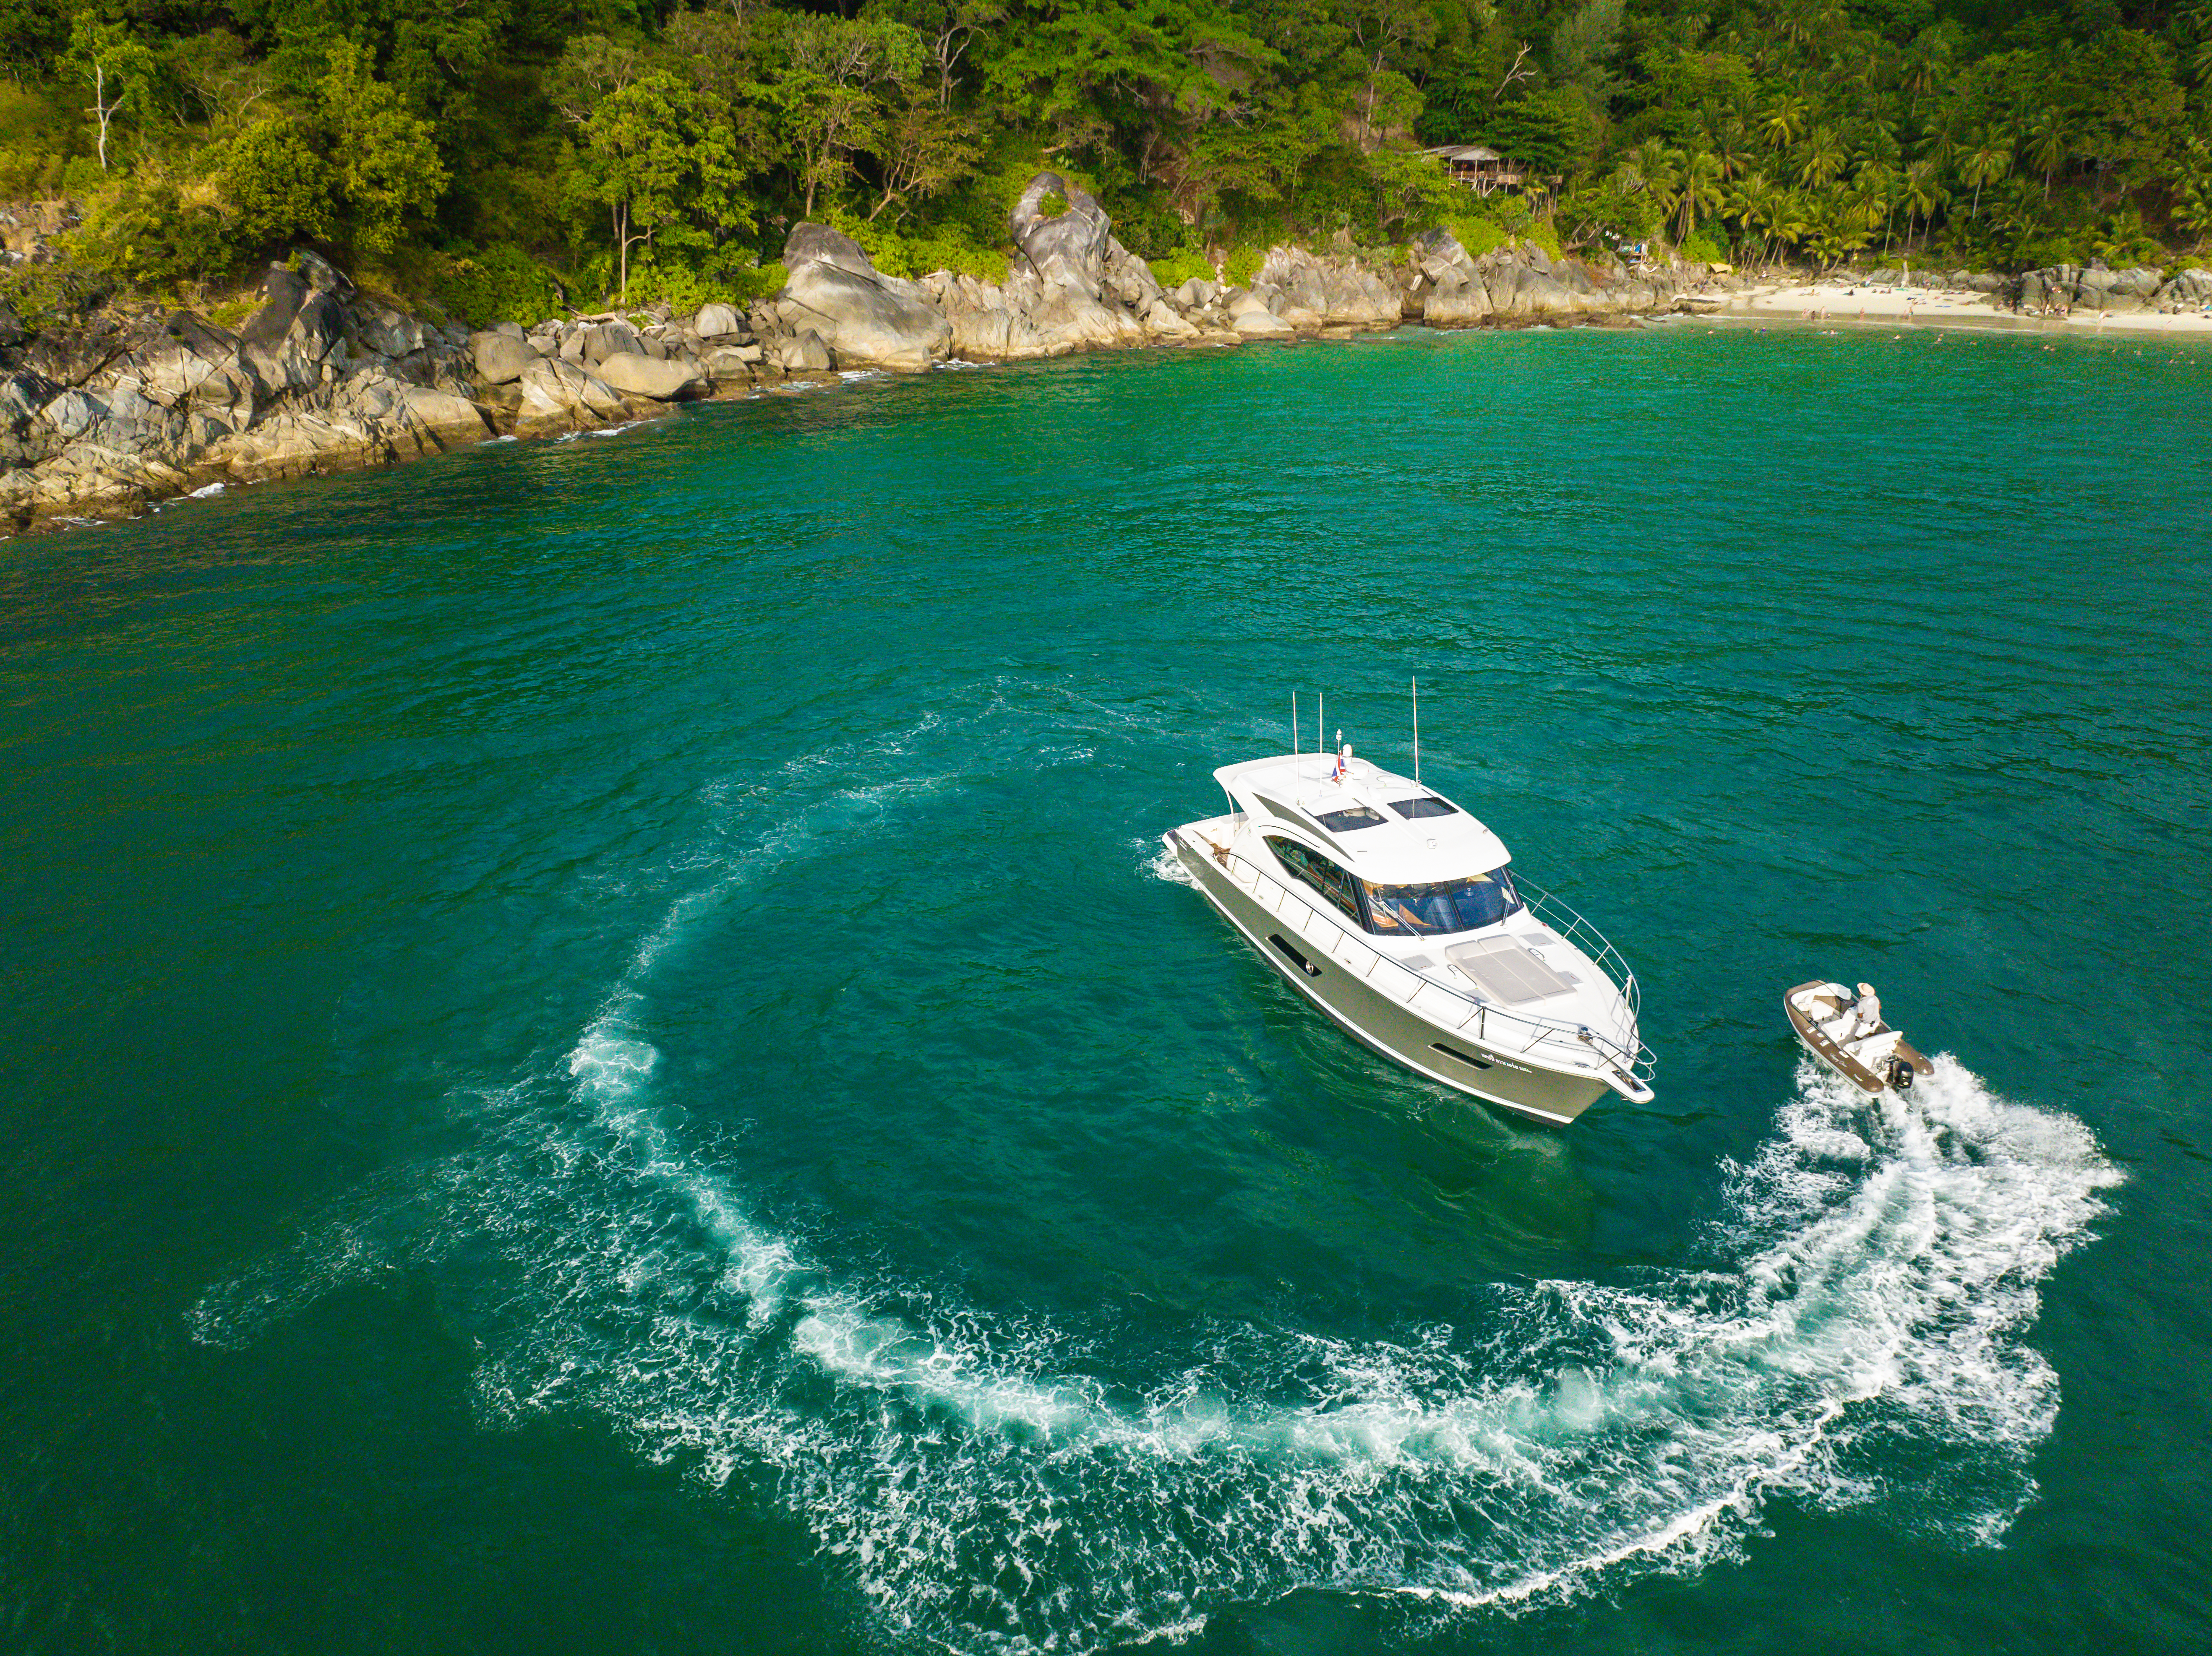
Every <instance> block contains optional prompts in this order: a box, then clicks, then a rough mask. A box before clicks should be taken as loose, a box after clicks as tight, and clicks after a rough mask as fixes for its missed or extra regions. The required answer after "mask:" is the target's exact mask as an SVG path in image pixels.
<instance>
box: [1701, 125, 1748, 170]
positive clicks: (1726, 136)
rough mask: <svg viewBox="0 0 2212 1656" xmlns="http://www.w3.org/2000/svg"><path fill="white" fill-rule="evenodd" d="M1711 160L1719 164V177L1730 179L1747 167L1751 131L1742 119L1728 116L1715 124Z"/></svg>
mask: <svg viewBox="0 0 2212 1656" xmlns="http://www.w3.org/2000/svg"><path fill="white" fill-rule="evenodd" d="M1711 144H1712V153H1713V159H1714V160H1715V161H1718V162H1719V163H1720V169H1721V176H1722V177H1723V178H1724V179H1732V178H1734V177H1735V175H1736V174H1737V173H1741V172H1742V171H1743V169H1744V168H1745V167H1747V166H1749V165H1750V163H1751V157H1752V148H1751V131H1750V129H1749V128H1747V126H1745V124H1744V123H1743V118H1742V117H1741V116H1740V115H1730V116H1729V117H1727V118H1725V119H1723V120H1721V121H1720V122H1718V123H1717V124H1715V125H1714V127H1713V130H1712V138H1711Z"/></svg>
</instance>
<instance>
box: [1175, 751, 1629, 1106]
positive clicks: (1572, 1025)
mask: <svg viewBox="0 0 2212 1656" xmlns="http://www.w3.org/2000/svg"><path fill="white" fill-rule="evenodd" d="M1213 774H1214V778H1215V779H1216V780H1217V781H1218V782H1219V783H1220V784H1221V786H1222V788H1223V790H1224V791H1225V792H1226V793H1227V794H1228V796H1229V802H1230V805H1231V810H1230V812H1229V814H1228V815H1227V816H1212V817H1208V818H1207V819H1206V821H1204V822H1186V823H1184V824H1183V825H1182V827H1181V828H1176V830H1175V831H1174V832H1173V833H1171V834H1168V835H1167V836H1166V840H1167V846H1168V849H1169V850H1170V852H1172V853H1173V854H1174V855H1175V857H1176V859H1177V860H1178V861H1179V862H1180V863H1181V864H1182V866H1183V867H1184V868H1186V869H1188V870H1189V872H1190V875H1191V877H1192V878H1193V879H1194V881H1195V882H1196V883H1197V885H1198V889H1200V891H1201V892H1203V893H1205V894H1206V899H1207V901H1210V902H1211V903H1212V905H1213V906H1214V907H1216V908H1218V909H1219V910H1220V911H1221V913H1223V914H1224V915H1225V916H1227V918H1228V919H1229V922H1230V924H1231V925H1234V926H1235V927H1236V928H1237V930H1238V931H1241V932H1243V934H1244V936H1245V937H1246V939H1247V940H1248V941H1249V942H1250V943H1251V944H1252V946H1253V947H1254V948H1255V949H1258V950H1259V951H1260V953H1261V955H1262V956H1263V957H1264V958H1265V959H1266V960H1267V962H1268V963H1269V964H1270V965H1272V966H1273V967H1274V968H1275V969H1276V970H1277V971H1279V972H1280V973H1281V974H1283V976H1284V978H1285V980H1288V981H1289V983H1290V984H1291V986H1292V987H1294V988H1296V989H1297V991H1298V992H1300V993H1301V994H1303V995H1304V996H1305V997H1306V998H1308V999H1310V1000H1311V1001H1312V1002H1313V1003H1314V1004H1316V1005H1317V1006H1319V1007H1320V1008H1321V1009H1322V1011H1324V1012H1326V1013H1328V1015H1329V1016H1331V1017H1332V1018H1334V1019H1335V1020H1336V1022H1338V1023H1340V1024H1341V1025H1342V1026H1343V1027H1344V1028H1345V1029H1346V1031H1347V1032H1349V1033H1350V1034H1352V1035H1353V1036H1354V1037H1356V1038H1357V1039H1358V1040H1361V1041H1362V1042H1364V1043H1365V1044H1366V1045H1367V1046H1371V1047H1373V1048H1374V1049H1375V1050H1376V1052H1380V1053H1382V1054H1383V1056H1384V1057H1386V1058H1390V1059H1395V1060H1397V1062H1399V1063H1400V1064H1402V1065H1405V1066H1406V1067H1407V1069H1409V1070H1413V1071H1418V1072H1419V1074H1422V1075H1425V1076H1426V1077H1429V1078H1430V1079H1431V1080H1432V1081H1440V1082H1442V1083H1443V1084H1444V1085H1446V1086H1447V1087H1451V1088H1455V1089H1457V1090H1459V1091H1461V1092H1463V1093H1471V1094H1473V1095H1474V1096H1475V1097H1477V1098H1480V1099H1486V1100H1487V1101H1490V1102H1491V1103H1493V1104H1498V1105H1503V1106H1504V1107H1505V1108H1507V1109H1509V1110H1515V1111H1517V1112H1519V1113H1521V1114H1522V1115H1528V1116H1534V1118H1536V1119H1538V1120H1540V1121H1549V1122H1554V1123H1558V1124H1561V1125H1564V1124H1565V1123H1566V1122H1570V1121H1572V1120H1573V1119H1575V1118H1576V1117H1577V1116H1578V1115H1580V1114H1581V1113H1583V1111H1584V1110H1585V1109H1587V1108H1589V1106H1590V1105H1591V1104H1593V1103H1595V1101H1597V1100H1598V1099H1600V1098H1602V1097H1604V1096H1605V1095H1607V1093H1616V1094H1618V1095H1620V1096H1621V1097H1623V1098H1626V1099H1628V1100H1630V1101H1633V1102H1635V1103H1638V1104H1642V1103H1646V1102H1649V1101H1650V1098H1651V1095H1652V1094H1651V1085H1650V1077H1651V1055H1650V1052H1648V1051H1646V1050H1645V1049H1644V1045H1643V1043H1642V1041H1641V1040H1639V1039H1638V1035H1637V1028H1636V1008H1637V990H1636V978H1635V974H1632V972H1630V971H1629V970H1628V968H1627V966H1626V963H1625V962H1624V961H1622V960H1621V958H1620V955H1619V954H1618V953H1617V952H1616V951H1615V950H1614V949H1613V946H1612V945H1611V944H1610V943H1607V942H1606V940H1605V939H1604V938H1603V937H1600V936H1598V934H1597V932H1596V931H1595V930H1594V929H1592V927H1591V926H1590V925H1589V923H1588V922H1587V921H1585V920H1584V919H1583V918H1582V917H1581V916H1580V915H1579V914H1577V913H1574V912H1573V911H1572V910H1571V909H1570V908H1568V907H1565V905H1564V904H1562V903H1560V902H1559V901H1557V900H1556V899H1554V898H1553V896H1552V895H1550V894H1549V893H1547V892H1546V891H1544V890H1542V889H1540V888H1538V887H1536V886H1534V885H1531V884H1530V883H1528V881H1526V880H1524V879H1521V878H1519V877H1516V875H1515V874H1514V873H1513V872H1512V870H1510V868H1509V867H1508V864H1509V863H1510V860H1511V858H1510V855H1509V853H1508V852H1507V851H1506V849H1505V846H1504V843H1503V842H1502V841H1501V840H1499V839H1498V836H1497V835H1496V834H1492V832H1491V831H1490V830H1489V829H1488V828H1485V827H1484V826H1483V825H1482V824H1481V823H1480V822H1478V821H1477V820H1476V819H1475V818H1474V816H1473V815H1472V814H1471V813H1469V812H1468V811H1466V810H1462V809H1461V808H1460V807H1459V806H1458V805H1456V804H1453V803H1452V801H1450V800H1449V799H1447V798H1444V797H1443V795H1442V794H1440V793H1438V792H1436V791H1435V790H1434V789H1432V788H1428V787H1425V786H1422V785H1421V784H1420V783H1419V782H1418V781H1415V780H1413V779H1410V778H1407V777H1403V776H1398V775H1395V774H1393V773H1390V772H1389V771H1386V770H1383V769H1381V768H1380V767H1377V766H1375V765H1373V764H1370V763H1369V762H1368V761H1365V760H1363V759H1359V758H1357V757H1354V756H1353V755H1352V750H1351V749H1349V748H1346V749H1344V750H1343V752H1342V753H1341V754H1327V753H1322V754H1291V755H1280V756H1278V757H1275V758H1272V759H1255V760H1251V761H1247V762H1245V763H1243V764H1241V765H1226V766H1224V767H1222V768H1221V769H1219V770H1218V771H1216V772H1214V773H1213Z"/></svg>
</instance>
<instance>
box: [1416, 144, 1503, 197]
mask: <svg viewBox="0 0 2212 1656" xmlns="http://www.w3.org/2000/svg"><path fill="white" fill-rule="evenodd" d="M1421 153H1422V154H1423V155H1434V156H1435V157H1436V158H1437V160H1438V161H1442V162H1443V164H1444V171H1445V172H1447V173H1450V174H1451V180H1452V182H1453V183H1454V184H1463V185H1466V186H1467V187H1468V189H1470V190H1472V191H1474V193H1475V194H1476V195H1478V196H1487V195H1489V194H1491V193H1492V191H1498V190H1520V189H1523V188H1525V187H1526V186H1527V185H1528V168H1527V167H1523V166H1522V164H1521V163H1520V162H1519V161H1514V160H1512V159H1510V157H1508V156H1504V155H1499V154H1498V152H1497V151H1496V150H1495V149H1491V148H1490V147H1489V145H1487V144H1480V143H1447V144H1439V145H1437V148H1435V149H1425V150H1423V151H1422V152H1421Z"/></svg>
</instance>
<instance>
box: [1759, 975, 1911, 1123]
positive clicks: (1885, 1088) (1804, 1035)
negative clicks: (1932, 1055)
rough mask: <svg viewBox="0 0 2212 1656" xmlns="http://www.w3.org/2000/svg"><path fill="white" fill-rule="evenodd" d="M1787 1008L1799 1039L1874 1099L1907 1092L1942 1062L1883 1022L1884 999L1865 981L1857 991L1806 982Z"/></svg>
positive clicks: (1788, 999) (1794, 991) (1789, 999)
mask: <svg viewBox="0 0 2212 1656" xmlns="http://www.w3.org/2000/svg"><path fill="white" fill-rule="evenodd" d="M1782 1010H1784V1012H1785V1013H1787V1014H1788V1015H1789V1017H1790V1028H1792V1029H1794V1030H1796V1034H1797V1040H1798V1042H1799V1044H1800V1045H1802V1046H1803V1047H1804V1048H1805V1050H1806V1051H1807V1052H1810V1053H1811V1054H1812V1055H1813V1056H1814V1058H1815V1059H1818V1060H1819V1061H1820V1063H1821V1064H1823V1065H1826V1067H1827V1068H1829V1069H1831V1070H1833V1071H1835V1072H1836V1073H1837V1074H1838V1075H1839V1076H1841V1077H1843V1078H1844V1080H1846V1081H1848V1082H1850V1083H1851V1085H1853V1086H1854V1087H1857V1089H1859V1090H1860V1091H1861V1092H1863V1093H1864V1094H1866V1095H1867V1096H1868V1097H1869V1098H1875V1097H1879V1096H1880V1095H1882V1094H1883V1093H1886V1092H1898V1093H1902V1092H1904V1091H1905V1089H1907V1088H1909V1087H1911V1085H1912V1083H1914V1082H1915V1081H1916V1080H1917V1079H1918V1078H1919V1077H1922V1076H1924V1075H1933V1074H1934V1073H1935V1072H1936V1066H1935V1065H1933V1064H1932V1063H1930V1062H1929V1060H1928V1059H1927V1058H1926V1057H1925V1056H1924V1055H1923V1054H1922V1053H1921V1052H1918V1051H1917V1050H1916V1049H1915V1048H1914V1047H1913V1046H1911V1045H1910V1044H1909V1043H1908V1042H1907V1041H1906V1040H1905V1037H1904V1035H1903V1034H1900V1033H1899V1032H1898V1031H1897V1030H1895V1029H1893V1028H1890V1027H1889V1025H1888V1024H1887V1023H1886V1022H1883V1020H1882V1015H1881V996H1879V995H1877V994H1875V988H1874V986H1873V985H1872V984H1870V983H1862V984H1861V985H1859V986H1858V991H1857V994H1854V993H1853V992H1851V991H1850V990H1849V989H1847V988H1845V987H1844V986H1843V985H1842V984H1840V983H1801V984H1799V985H1798V986H1796V988H1795V989H1792V990H1791V991H1790V992H1789V993H1788V994H1787V995H1786V996H1784V998H1783V1003H1782Z"/></svg>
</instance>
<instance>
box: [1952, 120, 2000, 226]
mask: <svg viewBox="0 0 2212 1656" xmlns="http://www.w3.org/2000/svg"><path fill="white" fill-rule="evenodd" d="M2011 172H2012V134H2011V133H2009V132H2008V131H2006V130H2004V129H2003V128H2002V127H2001V126H1991V127H1984V129H1983V130H1982V136H1980V137H1979V138H1978V139H1977V140H1976V141H1975V143H1974V147H1973V148H1972V149H1970V150H1968V151H1967V152H1966V164H1965V167H1964V168H1963V170H1962V173H1961V176H1962V177H1963V178H1964V179H1966V182H1967V183H1968V184H1971V185H1973V186H1974V208H1973V211H1972V213H1970V214H1968V215H1967V216H1968V217H1970V218H1979V217H1981V215H1982V186H1983V185H1985V184H1990V183H1993V182H1994V181H1996V179H2002V178H2005V177H2007V176H2008V175H2009V174H2010V173H2011Z"/></svg>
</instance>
